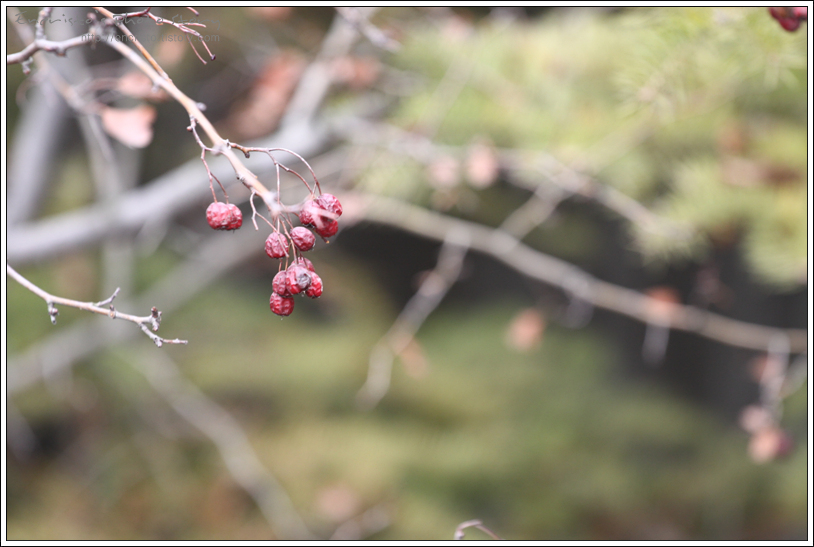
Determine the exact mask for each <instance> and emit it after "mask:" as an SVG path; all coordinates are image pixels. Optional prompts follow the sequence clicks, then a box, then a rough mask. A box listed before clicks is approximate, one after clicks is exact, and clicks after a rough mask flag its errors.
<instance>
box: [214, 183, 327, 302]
mask: <svg viewBox="0 0 814 547" xmlns="http://www.w3.org/2000/svg"><path fill="white" fill-rule="evenodd" d="M341 215H342V204H341V203H340V202H339V199H337V197H336V196H334V195H331V194H320V195H319V196H318V197H313V194H312V199H309V200H308V201H306V202H305V203H304V204H303V206H302V208H301V209H300V213H299V219H300V222H301V223H302V226H296V227H293V226H292V225H291V222H290V221H289V220H288V218H287V217H285V216H281V217H278V221H277V223H276V225H272V229H273V230H274V231H273V232H272V233H271V234H270V235H269V236H268V238H266V245H265V247H266V254H267V255H269V256H270V257H271V258H285V259H286V263H288V258H289V257H292V258H293V260H292V262H291V264H290V265H287V267H286V268H285V269H280V270H279V271H278V272H277V275H275V276H274V279H273V281H272V288H273V292H272V293H271V299H270V301H269V305H270V307H271V311H273V312H274V313H276V314H277V315H281V316H285V315H290V314H291V312H292V311H294V296H295V295H298V294H304V295H306V296H308V297H310V298H319V296H321V295H322V278H320V277H319V275H317V273H316V272H315V271H314V265H313V264H312V263H311V261H310V260H308V259H307V258H305V257H302V256H298V254H299V253H303V252H306V251H310V250H311V249H313V248H314V244H315V243H316V237H315V236H314V233H312V231H311V230H313V231H314V232H316V234H317V235H319V236H320V237H322V238H323V239H324V240H326V241H327V239H328V238H329V237H332V236H334V235H336V232H337V231H338V230H339V222H338V221H337V219H338V218H339V217H340V216H341ZM281 219H282V220H283V222H282V223H281V222H280V220H281ZM206 220H207V222H208V223H209V225H210V226H211V227H212V228H213V229H215V230H236V229H238V228H240V226H241V225H242V224H243V216H242V214H241V212H240V209H238V208H237V207H236V206H234V205H232V204H227V203H220V202H217V201H216V202H214V203H212V204H210V205H209V207H207V209H206ZM286 222H287V223H288V225H289V226H291V228H290V229H289V228H287V227H286V224H285V223H286ZM281 228H282V230H281ZM280 267H281V268H282V264H281V265H280Z"/></svg>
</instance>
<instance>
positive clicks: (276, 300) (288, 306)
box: [269, 292, 294, 316]
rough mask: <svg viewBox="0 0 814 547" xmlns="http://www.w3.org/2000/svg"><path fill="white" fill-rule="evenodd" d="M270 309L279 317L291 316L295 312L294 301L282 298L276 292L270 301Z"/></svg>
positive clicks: (272, 294)
mask: <svg viewBox="0 0 814 547" xmlns="http://www.w3.org/2000/svg"><path fill="white" fill-rule="evenodd" d="M269 307H270V308H271V311H273V312H274V313H276V314H277V315H281V316H286V315H291V312H292V311H294V299H293V298H286V297H285V296H280V295H279V294H277V293H276V292H273V293H271V299H270V300H269Z"/></svg>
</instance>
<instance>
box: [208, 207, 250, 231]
mask: <svg viewBox="0 0 814 547" xmlns="http://www.w3.org/2000/svg"><path fill="white" fill-rule="evenodd" d="M206 221H207V222H208V223H209V226H211V227H212V228H213V229H215V230H237V229H238V228H240V227H241V226H242V225H243V213H241V212H240V209H238V208H237V206H236V205H234V204H231V203H221V202H220V201H216V202H214V203H210V204H209V207H207V208H206Z"/></svg>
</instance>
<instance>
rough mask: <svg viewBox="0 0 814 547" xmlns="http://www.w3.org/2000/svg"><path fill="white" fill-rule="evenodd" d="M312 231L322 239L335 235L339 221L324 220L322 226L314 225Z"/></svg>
mask: <svg viewBox="0 0 814 547" xmlns="http://www.w3.org/2000/svg"><path fill="white" fill-rule="evenodd" d="M314 231H315V232H316V233H317V234H319V235H320V237H322V239H328V238H329V237H332V236H335V235H336V232H338V231H339V223H338V222H337V221H335V220H331V221H328V222H325V223H324V224H323V225H322V226H316V227H315V228H314Z"/></svg>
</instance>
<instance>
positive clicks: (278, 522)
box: [134, 353, 315, 540]
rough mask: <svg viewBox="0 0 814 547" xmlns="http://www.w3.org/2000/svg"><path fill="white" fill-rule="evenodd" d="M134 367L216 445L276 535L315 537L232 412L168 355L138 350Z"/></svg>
mask: <svg viewBox="0 0 814 547" xmlns="http://www.w3.org/2000/svg"><path fill="white" fill-rule="evenodd" d="M134 367H135V368H136V369H137V370H139V371H140V372H141V373H142V374H144V376H145V377H146V378H147V380H148V381H149V382H150V385H152V386H153V389H154V390H155V391H156V392H157V393H159V394H160V395H161V396H162V397H163V398H164V400H166V401H167V403H169V404H170V406H172V408H173V409H174V410H175V411H176V412H177V413H178V414H179V415H180V416H181V417H182V418H184V419H185V420H187V421H188V422H189V423H190V424H192V425H193V426H195V428H197V429H198V430H199V431H200V432H201V433H203V434H204V435H206V437H207V438H209V440H211V441H212V442H213V443H214V444H215V446H216V447H217V449H218V451H219V452H220V454H221V457H222V458H223V461H224V462H225V463H226V467H227V469H228V470H229V473H230V474H231V475H232V477H233V478H234V479H235V481H236V482H237V483H238V484H239V485H240V486H241V487H242V488H243V489H244V490H245V491H246V492H247V493H248V494H249V495H250V496H251V497H252V499H253V500H254V501H255V503H257V506H258V507H259V508H260V511H261V512H262V513H263V516H264V517H265V518H266V520H267V521H268V523H269V525H270V526H271V527H272V529H273V530H274V532H275V536H277V539H299V540H303V539H315V538H314V535H313V534H312V533H311V532H310V531H309V530H308V528H307V527H306V525H305V523H304V522H303V520H302V518H301V517H300V516H299V515H298V514H297V512H296V510H295V509H294V506H293V504H292V502H291V499H290V498H289V497H288V494H287V493H286V492H285V490H284V489H283V488H282V486H281V485H280V484H279V482H278V481H277V479H276V478H275V477H274V476H273V475H272V474H271V473H270V472H269V471H268V470H267V469H266V468H265V467H264V466H263V464H262V463H261V462H260V459H259V458H258V457H257V454H256V452H255V451H254V449H253V448H252V445H251V443H250V442H249V439H248V437H247V435H246V432H245V431H243V429H242V428H241V427H240V424H239V423H238V422H237V420H235V419H234V418H233V417H232V415H231V414H229V413H228V412H227V411H226V410H224V409H223V408H222V407H221V406H220V405H218V404H217V403H216V402H215V401H213V400H212V399H210V398H209V397H207V396H206V394H204V393H203V392H202V391H201V390H200V389H198V387H197V386H195V384H193V383H192V382H191V381H189V380H188V379H186V378H185V377H184V376H183V374H181V371H180V370H179V369H178V366H177V365H176V364H175V362H174V361H173V360H172V359H171V358H170V357H169V356H167V355H161V356H156V355H155V354H150V355H148V354H146V353H143V354H141V355H140V356H139V358H138V359H137V360H135V361H134Z"/></svg>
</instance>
